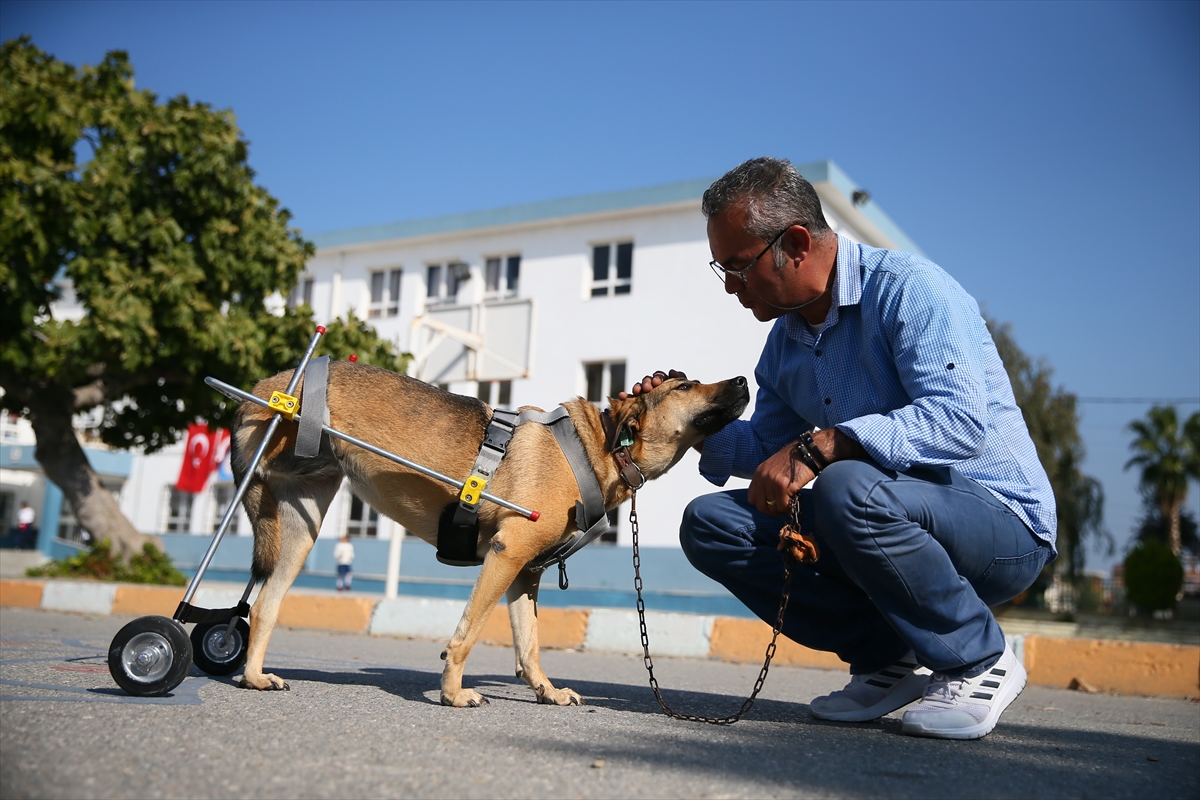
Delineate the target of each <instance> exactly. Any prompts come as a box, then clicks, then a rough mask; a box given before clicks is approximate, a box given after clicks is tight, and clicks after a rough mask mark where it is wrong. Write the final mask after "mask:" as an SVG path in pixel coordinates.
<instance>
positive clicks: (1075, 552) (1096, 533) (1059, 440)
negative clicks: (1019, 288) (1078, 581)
mask: <svg viewBox="0 0 1200 800" xmlns="http://www.w3.org/2000/svg"><path fill="white" fill-rule="evenodd" d="M988 327H989V328H990V329H991V332H992V338H993V339H994V340H995V342H996V349H997V350H998V351H999V353H1000V358H1001V360H1002V361H1003V362H1004V369H1005V371H1007V372H1008V378H1009V381H1011V382H1012V388H1013V395H1014V396H1015V397H1016V400H1017V406H1019V407H1020V409H1021V413H1022V415H1023V416H1024V417H1025V424H1026V426H1028V428H1029V435H1030V437H1031V438H1032V439H1033V444H1034V446H1035V447H1036V448H1037V454H1038V459H1039V460H1040V461H1041V462H1042V466H1043V467H1044V468H1045V470H1046V475H1047V476H1048V477H1049V478H1050V486H1051V488H1053V490H1054V500H1055V503H1056V505H1057V507H1058V549H1059V554H1060V560H1061V561H1062V562H1063V563H1065V565H1066V568H1067V573H1068V576H1069V577H1071V578H1074V576H1076V575H1078V574H1080V573H1082V572H1083V566H1084V561H1085V556H1086V550H1085V545H1086V542H1087V541H1088V540H1093V541H1095V542H1096V543H1097V544H1099V545H1101V546H1102V547H1104V548H1105V549H1106V550H1107V552H1108V553H1109V554H1111V553H1112V552H1113V549H1114V542H1113V538H1112V534H1110V533H1109V532H1108V531H1107V530H1106V529H1105V528H1104V488H1103V487H1102V486H1101V485H1100V482H1099V481H1097V480H1096V479H1095V478H1093V477H1091V476H1090V475H1085V474H1084V473H1083V471H1082V470H1081V469H1080V466H1081V465H1082V464H1083V459H1084V455H1085V451H1084V447H1083V440H1082V439H1081V438H1080V436H1079V412H1078V410H1077V408H1076V401H1075V395H1074V394H1072V393H1071V392H1068V391H1065V390H1064V389H1062V388H1061V387H1055V386H1054V385H1053V384H1052V383H1051V379H1052V378H1053V376H1054V370H1053V369H1052V368H1051V367H1050V366H1049V364H1047V363H1046V362H1045V361H1042V360H1039V361H1036V362H1035V361H1033V360H1032V359H1030V358H1029V356H1027V355H1025V353H1024V352H1022V350H1021V348H1020V347H1018V346H1017V343H1016V341H1015V340H1014V339H1013V336H1012V327H1011V326H1010V325H1008V324H1007V323H1005V324H997V323H995V322H992V321H990V320H989V321H988ZM1051 569H1053V567H1051Z"/></svg>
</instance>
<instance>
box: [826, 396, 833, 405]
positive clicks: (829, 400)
mask: <svg viewBox="0 0 1200 800" xmlns="http://www.w3.org/2000/svg"><path fill="white" fill-rule="evenodd" d="M832 402H833V400H831V399H830V398H828V397H826V398H825V405H829V404H830V403H832Z"/></svg>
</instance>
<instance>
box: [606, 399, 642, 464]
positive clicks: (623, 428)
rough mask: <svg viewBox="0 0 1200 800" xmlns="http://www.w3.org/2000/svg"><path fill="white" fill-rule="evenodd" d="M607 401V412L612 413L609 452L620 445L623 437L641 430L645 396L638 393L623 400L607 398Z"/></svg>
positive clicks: (631, 435) (634, 434)
mask: <svg viewBox="0 0 1200 800" xmlns="http://www.w3.org/2000/svg"><path fill="white" fill-rule="evenodd" d="M608 402H609V405H608V413H609V414H610V415H612V421H613V429H612V436H611V438H610V439H609V441H608V449H609V452H612V451H614V450H616V449H617V448H619V447H621V446H622V441H621V440H622V438H623V437H625V436H630V437H634V436H637V434H638V431H639V430H641V425H642V419H641V418H642V413H643V412H645V410H646V397H645V396H644V395H640V394H639V395H636V396H634V397H627V398H625V399H624V400H618V399H616V398H609V401H608ZM626 444H628V443H626Z"/></svg>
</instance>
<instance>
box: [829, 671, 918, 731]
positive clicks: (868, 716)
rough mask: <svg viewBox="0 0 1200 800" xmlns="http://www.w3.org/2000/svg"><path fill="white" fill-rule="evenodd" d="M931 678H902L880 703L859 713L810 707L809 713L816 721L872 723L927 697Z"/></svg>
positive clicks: (912, 676) (915, 676)
mask: <svg viewBox="0 0 1200 800" xmlns="http://www.w3.org/2000/svg"><path fill="white" fill-rule="evenodd" d="M929 678H930V675H929V674H928V673H926V674H924V675H919V674H914V675H909V676H908V677H906V678H902V679H901V680H899V681H897V682H896V684H895V685H894V686H892V689H891V691H889V692H888V694H887V695H886V696H885V697H884V698H883V699H882V700H880V701H879V702H878V703H876V704H875V705H873V706H868V707H867V708H860V709H858V710H857V711H855V710H850V711H827V712H820V711H817V710H816V709H815V708H813V707H812V706H809V707H808V713H809V714H811V715H812V716H813V717H814V718H816V719H823V720H827V721H829V722H871V721H873V720H877V719H879V718H880V717H883V716H886V715H888V714H890V713H892V712H893V711H897V710H899V709H901V708H904V707H905V706H906V705H909V704H910V703H915V702H916V701H918V700H920V699H921V698H922V697H923V696H924V695H925V687H926V686H928V685H929Z"/></svg>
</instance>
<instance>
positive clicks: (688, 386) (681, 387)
mask: <svg viewBox="0 0 1200 800" xmlns="http://www.w3.org/2000/svg"><path fill="white" fill-rule="evenodd" d="M675 388H676V389H679V390H680V391H683V392H686V391H687V390H688V389H691V388H692V384H690V383H688V382H687V381H684V382H683V383H681V384H679V385H678V386H676V387H675Z"/></svg>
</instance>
